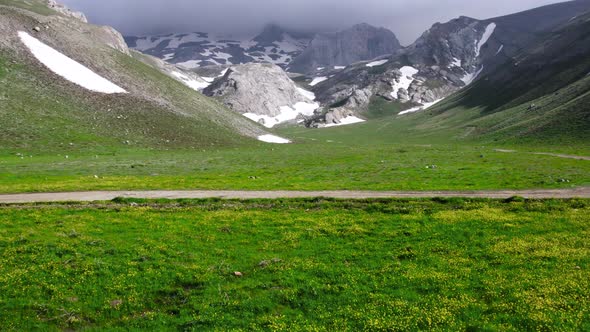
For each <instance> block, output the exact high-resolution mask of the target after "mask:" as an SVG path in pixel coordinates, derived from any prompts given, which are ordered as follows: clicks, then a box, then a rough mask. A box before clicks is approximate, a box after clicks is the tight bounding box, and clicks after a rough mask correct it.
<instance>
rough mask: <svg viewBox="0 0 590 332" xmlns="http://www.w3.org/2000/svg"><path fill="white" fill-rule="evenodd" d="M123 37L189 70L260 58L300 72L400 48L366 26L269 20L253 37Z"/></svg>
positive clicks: (391, 36) (394, 40) (387, 35)
mask: <svg viewBox="0 0 590 332" xmlns="http://www.w3.org/2000/svg"><path fill="white" fill-rule="evenodd" d="M125 40H126V42H127V44H128V45H129V47H130V48H133V49H135V50H138V51H140V52H143V53H146V54H149V55H152V56H155V57H158V58H160V59H163V60H165V61H168V62H170V63H173V64H177V65H180V66H184V67H187V68H199V67H206V66H216V65H217V66H218V65H236V64H244V63H251V62H259V63H272V64H275V65H278V66H280V67H282V68H283V69H285V70H288V71H292V72H301V73H312V72H316V71H318V69H319V70H321V69H323V68H322V67H330V68H332V67H335V66H346V65H349V64H351V63H354V62H356V61H361V60H370V59H373V58H375V57H377V56H382V55H389V54H392V53H394V52H395V51H396V50H398V49H399V48H400V45H399V41H398V40H397V38H396V36H395V34H393V32H391V31H389V30H387V29H384V28H375V27H372V26H370V25H368V24H359V25H355V26H353V27H351V28H350V29H346V30H343V31H340V32H335V33H309V32H299V31H293V30H288V29H284V28H282V27H280V26H278V25H276V24H270V25H267V26H266V27H265V28H264V30H263V31H262V32H261V33H260V34H259V35H257V36H255V37H253V38H232V37H224V36H215V35H213V34H209V33H205V32H193V33H186V34H170V35H162V36H147V37H134V36H127V37H125Z"/></svg>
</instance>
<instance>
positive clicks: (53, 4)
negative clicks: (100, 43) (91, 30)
mask: <svg viewBox="0 0 590 332" xmlns="http://www.w3.org/2000/svg"><path fill="white" fill-rule="evenodd" d="M47 6H48V7H49V8H51V9H53V10H55V11H56V12H58V13H60V14H63V15H65V16H69V17H73V18H75V19H77V20H80V21H82V22H84V23H88V19H87V18H86V15H84V13H82V12H77V11H73V10H71V9H70V8H68V7H66V6H65V5H63V4H61V3H58V2H57V1H55V0H47Z"/></svg>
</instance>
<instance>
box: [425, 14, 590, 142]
mask: <svg viewBox="0 0 590 332" xmlns="http://www.w3.org/2000/svg"><path fill="white" fill-rule="evenodd" d="M588 54H590V11H586V13H584V12H578V14H577V15H576V16H575V17H572V18H571V19H570V20H568V21H567V22H565V23H562V24H558V25H557V26H556V27H554V28H552V29H550V30H549V31H546V32H543V33H540V34H538V35H536V37H535V38H533V40H532V41H530V42H529V43H528V45H527V46H525V47H523V48H522V49H521V50H520V51H518V52H515V53H514V55H513V56H512V57H511V58H509V60H508V61H506V62H505V63H503V64H502V65H500V66H498V67H496V68H495V70H493V71H490V72H488V73H487V74H484V75H482V78H481V79H480V80H478V81H477V82H475V83H474V84H473V85H472V86H470V87H469V88H468V89H465V90H462V91H460V92H459V93H457V94H455V95H453V96H451V97H450V98H448V99H447V100H446V101H445V103H443V104H442V105H440V106H439V107H435V108H433V109H432V110H430V111H429V113H431V117H432V119H431V120H428V122H432V121H438V122H439V123H446V124H447V126H449V127H451V125H450V123H461V124H462V127H463V128H465V129H467V128H469V130H470V132H471V135H477V136H481V137H488V138H491V139H494V140H507V139H512V140H523V139H533V140H540V141H543V142H545V143H548V142H553V143H557V144H567V143H568V142H570V141H572V140H577V141H582V142H588V141H589V140H590V130H588V124H590V58H589V57H588ZM441 119H445V120H444V121H443V120H441ZM458 119H461V120H460V121H458Z"/></svg>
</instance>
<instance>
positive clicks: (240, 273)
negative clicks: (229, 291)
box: [234, 271, 244, 278]
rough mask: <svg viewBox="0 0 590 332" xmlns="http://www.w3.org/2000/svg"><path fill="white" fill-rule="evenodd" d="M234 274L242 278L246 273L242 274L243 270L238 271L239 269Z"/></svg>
mask: <svg viewBox="0 0 590 332" xmlns="http://www.w3.org/2000/svg"><path fill="white" fill-rule="evenodd" d="M234 276H236V277H240V278H241V277H243V276H244V274H242V272H238V271H236V272H234Z"/></svg>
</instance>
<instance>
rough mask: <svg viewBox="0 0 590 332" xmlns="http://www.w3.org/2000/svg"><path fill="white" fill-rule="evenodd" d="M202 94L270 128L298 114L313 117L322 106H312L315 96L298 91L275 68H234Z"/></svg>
mask: <svg viewBox="0 0 590 332" xmlns="http://www.w3.org/2000/svg"><path fill="white" fill-rule="evenodd" d="M203 93H204V94H205V95H207V96H211V97H219V98H220V99H221V100H222V101H223V102H224V103H225V104H226V105H227V106H228V107H229V108H231V109H233V110H234V111H236V112H238V113H240V114H245V115H246V116H248V117H249V118H251V119H252V120H255V121H259V122H261V123H262V124H264V125H266V126H267V127H272V126H273V125H275V124H276V123H281V122H284V121H289V120H295V119H296V118H297V117H298V115H299V114H298V113H301V114H302V115H306V113H307V114H312V113H313V111H314V110H315V109H316V108H317V107H318V106H319V105H317V104H315V103H314V102H313V100H312V99H313V98H314V96H313V94H311V93H309V92H307V91H305V90H302V89H300V88H298V87H297V85H296V84H295V83H294V82H293V81H292V80H291V79H290V78H289V77H288V76H287V74H286V73H285V72H284V71H283V70H282V69H281V68H280V67H279V66H276V65H272V64H262V63H250V64H244V65H237V66H231V67H230V68H229V69H228V70H227V72H226V73H225V75H224V76H223V77H221V78H218V79H216V80H215V81H214V82H213V84H211V86H209V87H208V88H206V89H205V90H204V91H203ZM269 122H271V123H269ZM275 122H276V123H275Z"/></svg>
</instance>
